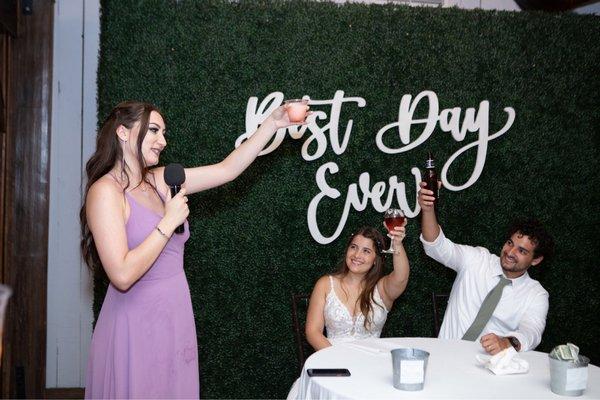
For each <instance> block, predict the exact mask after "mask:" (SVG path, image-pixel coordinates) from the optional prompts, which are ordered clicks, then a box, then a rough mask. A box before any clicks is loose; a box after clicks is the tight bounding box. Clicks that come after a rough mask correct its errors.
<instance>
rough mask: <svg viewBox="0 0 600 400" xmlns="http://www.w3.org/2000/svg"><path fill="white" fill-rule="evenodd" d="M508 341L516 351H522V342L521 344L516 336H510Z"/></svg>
mask: <svg viewBox="0 0 600 400" xmlns="http://www.w3.org/2000/svg"><path fill="white" fill-rule="evenodd" d="M508 341H509V342H510V345H511V346H512V347H514V348H515V350H516V351H519V350H521V342H519V339H517V338H516V337H514V336H509V337H508Z"/></svg>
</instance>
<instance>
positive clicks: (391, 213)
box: [383, 208, 406, 253]
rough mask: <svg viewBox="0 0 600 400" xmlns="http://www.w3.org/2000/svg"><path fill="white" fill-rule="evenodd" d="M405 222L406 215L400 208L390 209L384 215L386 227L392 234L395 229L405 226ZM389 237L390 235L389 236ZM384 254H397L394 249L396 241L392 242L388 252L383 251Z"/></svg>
mask: <svg viewBox="0 0 600 400" xmlns="http://www.w3.org/2000/svg"><path fill="white" fill-rule="evenodd" d="M404 221H406V217H405V216H404V213H403V212H402V210H400V209H399V208H390V209H388V210H387V211H386V212H385V214H384V215H383V222H384V223H385V227H386V228H387V230H388V232H392V231H393V230H394V228H396V227H400V226H402V225H404ZM388 236H389V235H388ZM383 252H384V253H395V252H396V250H395V249H394V240H393V239H392V240H390V248H389V249H387V250H383Z"/></svg>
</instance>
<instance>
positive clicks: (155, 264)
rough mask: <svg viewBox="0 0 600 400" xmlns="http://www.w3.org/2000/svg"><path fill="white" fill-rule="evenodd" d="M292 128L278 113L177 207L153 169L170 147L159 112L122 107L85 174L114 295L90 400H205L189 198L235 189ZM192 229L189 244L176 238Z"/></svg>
mask: <svg viewBox="0 0 600 400" xmlns="http://www.w3.org/2000/svg"><path fill="white" fill-rule="evenodd" d="M288 125H290V120H289V118H288V116H287V113H286V112H285V109H284V107H279V108H277V109H275V111H273V113H272V114H271V115H270V116H269V117H268V118H267V119H266V120H265V121H264V122H263V124H262V125H261V126H260V128H259V129H258V130H257V131H256V132H255V133H254V134H253V135H252V136H251V137H250V138H249V139H248V140H247V141H245V142H244V143H243V144H241V145H240V146H239V147H238V148H237V149H235V150H234V151H233V152H232V153H231V154H230V155H229V156H228V157H227V158H225V159H224V160H223V161H221V162H220V163H218V164H214V165H208V166H201V167H196V168H188V169H185V183H184V184H183V187H182V189H181V191H180V192H179V193H178V194H177V195H176V196H174V197H171V196H170V191H169V188H168V186H167V185H166V183H165V180H164V168H163V167H155V166H156V165H157V164H158V162H159V156H160V153H161V151H162V150H163V149H164V148H165V146H166V145H167V141H166V139H165V133H166V125H165V121H164V118H163V116H162V115H161V113H160V112H159V110H158V109H157V108H156V107H154V106H152V105H151V104H147V103H140V102H124V103H120V104H119V105H117V107H115V108H114V109H113V110H112V112H111V113H110V115H109V116H108V118H107V119H106V121H105V122H104V124H103V126H102V129H101V130H100V132H99V134H98V137H97V143H96V152H95V153H94V155H93V156H92V157H91V158H90V160H89V161H88V163H87V165H86V171H87V176H88V182H87V186H86V190H85V199H84V203H83V207H82V209H81V213H80V218H81V226H82V236H83V238H82V243H81V247H82V252H83V256H84V259H85V261H86V263H87V264H88V266H89V267H90V268H91V269H92V270H94V271H97V270H100V269H103V270H104V271H105V272H106V275H107V276H108V279H109V280H110V285H109V287H108V291H107V293H106V297H105V298H104V302H103V304H102V309H101V311H100V315H99V316H98V320H97V323H96V327H95V330H94V335H93V338H92V345H91V349H90V354H89V360H88V367H87V377H86V390H85V397H86V398H198V397H199V379H198V350H197V344H196V328H195V324H194V316H193V310H192V304H191V299H190V292H189V288H188V284H187V280H186V277H185V273H184V270H183V249H184V245H185V242H186V240H187V239H188V238H189V228H188V226H187V222H186V218H187V216H188V213H189V210H188V206H187V197H186V196H187V195H188V194H192V193H196V192H199V191H202V190H206V189H210V188H213V187H216V186H219V185H222V184H224V183H226V182H229V181H231V180H233V179H235V178H236V177H237V176H238V175H239V174H240V173H242V171H244V170H245V169H246V168H247V167H248V166H249V165H250V164H251V163H252V161H254V159H255V158H256V157H257V156H258V154H259V152H260V151H261V150H262V149H263V148H264V147H265V145H266V144H267V143H268V142H269V141H270V139H271V137H272V136H273V135H274V133H275V132H276V131H277V129H279V128H282V127H286V126H288ZM181 224H184V225H185V230H184V233H183V234H173V233H174V231H175V229H176V228H177V227H178V226H179V225H181Z"/></svg>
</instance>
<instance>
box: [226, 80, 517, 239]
mask: <svg viewBox="0 0 600 400" xmlns="http://www.w3.org/2000/svg"><path fill="white" fill-rule="evenodd" d="M305 98H307V97H305ZM283 101H284V95H283V93H281V92H273V93H271V94H269V95H268V96H267V97H266V98H265V99H264V100H263V101H262V102H261V103H260V105H259V104H258V98H256V97H251V98H250V99H249V100H248V105H247V106H246V133H244V134H242V135H240V136H239V137H238V138H237V140H236V142H235V146H236V147H238V146H239V145H240V144H241V143H242V142H243V141H244V140H245V139H247V138H248V137H249V136H250V135H252V133H253V132H255V131H256V129H257V128H258V126H259V125H260V124H261V123H262V122H263V121H264V120H265V119H266V118H267V117H268V116H269V115H270V114H271V112H273V110H274V109H275V108H277V107H279V106H281V105H282V104H283ZM423 101H427V105H428V115H427V118H425V119H414V118H413V114H414V112H415V110H416V108H417V106H418V105H419V104H420V103H421V102H423ZM345 103H350V104H354V105H356V106H358V107H365V106H366V104H367V103H366V101H365V99H363V98H362V97H344V92H343V91H342V90H338V91H336V93H335V95H334V96H333V98H332V99H329V100H314V99H309V104H310V105H319V106H327V105H329V106H331V111H330V113H329V115H327V113H326V112H325V111H321V110H317V111H314V112H313V113H312V114H311V115H310V116H309V118H308V119H307V124H306V125H304V126H301V127H298V126H291V127H288V128H282V129H279V130H278V131H277V133H276V134H275V138H274V139H273V141H272V142H271V143H270V145H269V146H268V147H267V148H265V149H264V150H263V151H262V152H261V153H260V155H264V154H268V153H270V152H272V151H274V150H275V149H276V148H277V147H279V145H280V144H281V143H282V141H283V139H284V138H285V135H286V133H289V135H290V137H292V138H293V139H301V138H302V137H303V136H304V135H305V133H306V131H307V130H308V131H310V135H309V136H308V137H307V138H306V140H305V141H304V144H303V145H302V158H304V160H306V161H314V160H317V159H319V158H321V157H322V156H323V155H324V154H325V151H326V150H327V146H328V145H329V146H331V149H332V150H333V152H334V153H335V154H336V155H342V154H343V153H344V152H345V151H346V148H347V146H348V142H349V141H350V137H351V134H352V126H353V120H352V119H350V120H348V121H347V122H346V126H345V128H343V131H344V133H343V135H342V136H341V137H340V134H339V132H340V130H341V129H340V111H341V109H342V106H343V105H344V104H345ZM489 110H490V104H489V102H488V101H487V100H484V101H482V102H481V103H479V108H478V109H475V108H467V109H466V110H465V112H464V117H463V118H462V122H461V114H462V110H461V108H460V107H454V108H450V109H444V110H441V111H440V109H439V102H438V97H437V95H436V94H435V93H434V92H432V91H429V90H426V91H423V92H421V93H419V94H418V95H417V96H416V97H415V98H414V99H413V98H412V96H411V95H410V94H405V95H404V96H402V99H401V100H400V106H399V108H398V119H397V121H395V122H392V123H390V124H388V125H386V126H384V127H383V128H381V129H380V130H379V131H378V132H377V135H376V136H375V144H376V146H377V148H379V150H381V151H382V152H384V153H387V154H397V153H404V152H407V151H410V150H413V149H415V148H417V147H418V146H420V145H421V144H423V143H425V142H426V141H427V139H429V137H430V136H431V135H432V134H433V131H434V129H435V128H436V126H437V125H438V124H439V128H440V129H441V130H442V131H443V132H449V133H450V135H451V137H452V138H453V139H454V140H455V141H456V142H464V141H465V139H466V138H467V136H468V135H467V134H468V133H473V134H476V139H475V140H473V141H470V142H468V143H467V144H466V145H464V146H463V147H462V148H460V149H459V150H458V151H456V152H455V153H454V154H453V155H452V156H450V158H448V160H446V162H445V164H444V167H443V168H442V172H441V180H442V183H443V185H444V188H446V189H448V190H452V191H460V190H464V189H466V188H468V187H470V186H471V185H473V184H474V183H475V182H476V181H477V179H479V177H480V176H481V172H482V171H483V167H484V165H485V159H486V156H487V149H488V143H489V142H490V141H491V140H493V139H496V138H498V137H500V136H502V135H503V134H505V133H506V132H508V130H509V129H510V127H511V126H512V124H513V123H514V121H515V110H514V109H513V108H512V107H505V108H504V111H505V112H506V113H507V115H508V117H507V119H506V122H505V123H504V126H503V127H502V128H501V129H500V130H499V131H498V132H495V133H493V134H490V132H489ZM328 119H329V120H328ZM327 120H328V121H327ZM419 127H422V128H421V130H420V132H418V133H415V131H416V130H417V128H419ZM394 133H395V134H394ZM384 136H385V137H386V143H388V144H389V143H395V144H396V145H395V146H393V147H390V146H388V145H386V144H385V143H384ZM309 147H310V148H312V149H314V151H312V152H311V151H309ZM471 148H475V149H476V151H477V157H476V161H475V165H474V167H473V171H472V173H471V175H470V176H469V178H468V179H467V180H466V181H465V182H462V183H461V182H458V183H457V182H449V181H448V170H449V169H450V168H451V167H452V165H453V163H454V162H455V161H457V159H458V158H459V157H461V155H463V154H464V153H465V152H466V151H467V150H469V149H471ZM337 172H339V167H338V165H337V164H336V163H335V162H331V161H330V162H326V163H325V164H323V165H321V167H319V169H318V170H317V173H316V176H315V181H316V183H317V187H318V189H319V193H318V194H317V195H316V196H315V197H313V199H312V200H311V201H310V203H309V205H308V210H307V215H306V218H307V225H308V229H309V231H310V234H311V235H312V237H313V238H314V239H315V241H317V242H318V243H320V244H328V243H331V242H333V241H334V240H335V239H336V238H337V237H338V236H339V235H340V234H341V232H342V230H343V229H344V226H345V225H346V221H347V219H348V215H349V213H350V211H351V209H354V210H356V211H363V210H365V208H366V207H367V205H368V204H369V202H370V203H371V206H372V207H373V209H375V210H376V211H378V212H382V213H383V212H384V211H385V210H386V209H388V208H389V207H391V206H392V205H393V204H394V203H396V204H397V205H398V206H399V207H400V208H401V209H402V210H403V211H404V213H405V214H406V216H407V217H409V218H411V217H415V216H417V215H418V214H419V211H420V207H419V204H418V203H417V199H416V196H415V198H414V199H412V200H413V201H412V203H413V204H414V207H413V208H411V207H410V204H409V202H408V199H407V198H406V186H405V183H404V182H398V178H397V177H396V176H391V177H390V178H389V179H388V182H387V185H386V182H375V183H373V184H372V185H371V180H370V176H369V173H368V172H363V173H362V174H360V175H359V177H358V183H352V184H350V185H348V187H347V188H346V199H345V203H344V209H343V211H342V215H341V216H340V219H339V223H338V225H337V227H336V228H335V230H334V232H333V233H332V234H330V235H328V236H327V234H323V233H322V230H321V228H320V227H319V224H318V218H317V214H318V210H319V205H320V204H321V203H322V202H324V201H327V200H329V201H335V200H336V199H338V198H339V197H340V196H341V195H342V194H341V193H340V191H339V190H338V189H336V188H332V187H331V186H329V184H328V183H327V175H328V174H336V173H337ZM411 173H412V175H413V176H414V185H415V188H417V187H418V185H419V182H420V181H421V172H420V170H419V168H417V167H412V168H411ZM386 192H387V193H386ZM415 192H416V191H415ZM394 200H395V201H394Z"/></svg>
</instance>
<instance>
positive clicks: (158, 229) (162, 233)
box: [156, 225, 169, 239]
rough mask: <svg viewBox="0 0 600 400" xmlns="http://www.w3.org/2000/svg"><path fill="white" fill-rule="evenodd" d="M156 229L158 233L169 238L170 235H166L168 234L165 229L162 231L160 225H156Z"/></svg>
mask: <svg viewBox="0 0 600 400" xmlns="http://www.w3.org/2000/svg"><path fill="white" fill-rule="evenodd" d="M156 230H157V231H158V233H160V234H161V235H162V236H164V237H166V238H167V239H169V237H168V236H167V235H166V234H165V233H164V232H163V231H161V230H160V228H159V227H158V225H156Z"/></svg>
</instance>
